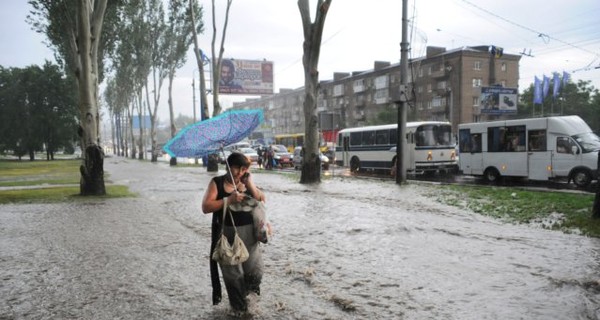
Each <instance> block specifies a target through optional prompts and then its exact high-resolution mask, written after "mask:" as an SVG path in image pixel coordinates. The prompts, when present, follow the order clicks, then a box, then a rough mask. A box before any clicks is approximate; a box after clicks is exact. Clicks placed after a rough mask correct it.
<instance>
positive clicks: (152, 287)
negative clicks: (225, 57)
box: [0, 157, 600, 320]
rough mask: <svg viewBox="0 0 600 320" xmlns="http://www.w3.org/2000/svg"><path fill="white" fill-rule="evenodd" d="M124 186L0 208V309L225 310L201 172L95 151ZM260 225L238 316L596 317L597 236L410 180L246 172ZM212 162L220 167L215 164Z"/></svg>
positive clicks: (76, 312) (204, 315) (11, 312)
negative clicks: (263, 210)
mask: <svg viewBox="0 0 600 320" xmlns="http://www.w3.org/2000/svg"><path fill="white" fill-rule="evenodd" d="M105 171H106V172H107V173H108V177H107V180H110V181H112V182H114V183H117V184H126V185H128V186H129V187H130V189H131V191H133V192H136V193H138V194H139V197H137V198H129V199H109V200H85V201H75V202H69V203H61V204H46V205H2V206H0V231H1V232H0V248H1V252H0V276H1V279H2V284H1V285H0V319H121V318H122V319H230V318H231V316H228V311H229V308H228V301H227V294H226V293H224V298H223V302H222V303H221V304H220V305H218V306H216V307H213V306H212V305H211V301H212V298H211V297H212V295H211V286H210V277H209V269H208V262H209V260H208V259H209V258H208V251H209V245H210V243H209V242H210V221H211V216H210V215H204V214H202V213H201V210H200V204H201V200H202V195H203V193H204V190H205V188H206V186H207V185H208V182H209V181H210V179H211V178H212V177H213V176H214V175H215V174H213V173H207V172H206V169H205V168H192V167H176V168H170V167H169V166H168V164H167V163H164V162H159V163H154V164H153V163H149V162H140V161H137V160H129V159H124V158H118V157H113V158H107V159H106V160H105ZM254 172H255V175H254V180H255V182H256V183H257V185H258V186H259V187H261V188H262V189H263V190H264V191H265V193H266V195H267V209H268V215H269V218H270V220H271V222H272V223H273V225H274V227H275V237H274V238H273V240H272V242H271V243H270V244H268V245H266V246H263V250H264V259H265V265H266V267H265V270H266V271H265V276H264V279H263V285H262V287H261V293H262V295H261V297H260V301H259V303H258V307H259V310H256V311H255V312H254V317H253V318H254V319H273V320H275V319H461V320H462V319H600V240H599V239H593V238H586V237H582V236H578V235H567V234H563V233H561V232H558V231H548V230H543V229H539V228H535V227H532V226H518V225H512V224H506V223H503V222H500V221H497V220H493V219H491V218H487V217H482V216H479V215H476V214H473V213H471V212H467V211H461V210H458V209H456V208H453V207H449V206H446V205H442V204H440V203H438V202H436V201H435V198H436V195H435V194H433V192H435V189H432V188H430V187H428V186H427V185H425V184H421V183H417V182H411V183H410V184H409V185H407V186H402V187H400V186H397V185H395V184H394V182H393V181H389V180H385V181H384V180H378V179H355V178H353V177H342V176H336V177H334V178H327V179H324V180H323V182H322V183H321V184H320V185H315V186H313V185H308V186H307V185H301V184H299V183H298V182H297V181H298V180H299V179H295V178H290V176H289V175H282V174H276V173H266V172H264V171H260V170H254ZM222 173H223V172H220V174H222Z"/></svg>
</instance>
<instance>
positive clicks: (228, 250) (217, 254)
mask: <svg viewBox="0 0 600 320" xmlns="http://www.w3.org/2000/svg"><path fill="white" fill-rule="evenodd" d="M227 209H228V207H227V197H225V198H223V220H221V223H222V224H223V227H222V228H221V237H219V240H218V241H217V244H216V246H215V251H213V254H212V259H213V260H215V261H216V262H218V263H219V264H221V265H225V266H235V265H238V264H241V263H243V262H245V261H246V260H248V257H249V256H250V254H249V253H248V249H246V245H245V244H244V241H242V239H241V238H240V237H239V236H238V233H237V229H236V227H235V223H234V222H233V216H232V215H231V213H229V217H230V218H231V224H232V225H233V229H234V230H235V235H234V236H233V243H232V244H231V245H230V244H229V240H227V237H226V236H225V234H224V233H223V230H224V229H225V216H226V214H227Z"/></svg>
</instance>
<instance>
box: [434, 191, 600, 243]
mask: <svg viewBox="0 0 600 320" xmlns="http://www.w3.org/2000/svg"><path fill="white" fill-rule="evenodd" d="M435 191H436V192H435V196H436V197H437V200H438V201H439V202H441V203H444V204H448V205H452V206H456V207H459V208H465V209H469V210H472V211H473V212H476V213H479V214H482V215H486V216H491V217H495V218H499V219H502V220H504V221H508V222H512V223H534V224H538V225H540V226H542V227H544V228H548V229H553V230H561V231H563V232H567V233H581V234H584V235H587V236H591V237H600V219H592V206H593V204H594V197H595V195H594V194H582V193H570V192H547V191H530V190H524V189H519V188H500V187H477V186H454V185H453V186H439V187H435Z"/></svg>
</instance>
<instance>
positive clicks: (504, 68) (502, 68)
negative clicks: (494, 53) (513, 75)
mask: <svg viewBox="0 0 600 320" xmlns="http://www.w3.org/2000/svg"><path fill="white" fill-rule="evenodd" d="M500 70H502V71H504V72H506V62H502V64H501V65H500Z"/></svg>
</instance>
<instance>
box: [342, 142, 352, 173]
mask: <svg viewBox="0 0 600 320" xmlns="http://www.w3.org/2000/svg"><path fill="white" fill-rule="evenodd" d="M342 139H343V140H342V147H343V150H342V162H343V166H344V167H348V166H350V159H348V158H349V157H348V151H350V150H349V149H350V136H344V137H343V138H342Z"/></svg>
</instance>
